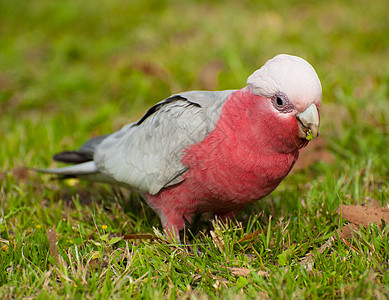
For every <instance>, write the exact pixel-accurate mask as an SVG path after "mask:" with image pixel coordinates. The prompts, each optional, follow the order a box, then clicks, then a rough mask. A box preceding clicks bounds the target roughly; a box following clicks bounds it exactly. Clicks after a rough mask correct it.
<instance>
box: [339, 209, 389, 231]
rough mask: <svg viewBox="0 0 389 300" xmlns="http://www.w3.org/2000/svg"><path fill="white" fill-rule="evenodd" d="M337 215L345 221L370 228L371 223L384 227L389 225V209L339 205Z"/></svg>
mask: <svg viewBox="0 0 389 300" xmlns="http://www.w3.org/2000/svg"><path fill="white" fill-rule="evenodd" d="M337 213H338V214H339V215H340V216H341V217H342V218H343V219H345V220H347V221H349V222H351V223H354V224H356V225H363V226H368V225H369V224H370V223H377V225H378V226H380V227H381V226H382V220H383V221H384V222H385V224H388V223H389V209H386V208H374V207H365V206H360V205H342V204H341V205H339V207H338V209H337Z"/></svg>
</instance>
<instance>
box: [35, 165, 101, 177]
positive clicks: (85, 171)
mask: <svg viewBox="0 0 389 300" xmlns="http://www.w3.org/2000/svg"><path fill="white" fill-rule="evenodd" d="M34 170H35V171H37V172H41V173H47V174H56V175H60V176H65V177H78V176H80V175H89V174H96V173H99V169H98V168H97V166H96V164H95V162H94V161H88V162H84V163H81V164H77V165H73V166H69V167H63V168H57V169H34Z"/></svg>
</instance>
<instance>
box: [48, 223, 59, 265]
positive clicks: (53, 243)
mask: <svg viewBox="0 0 389 300" xmlns="http://www.w3.org/2000/svg"><path fill="white" fill-rule="evenodd" d="M47 238H48V240H49V246H50V254H51V257H52V258H54V259H55V262H56V263H57V265H59V255H58V246H57V233H56V232H55V230H54V229H51V228H49V227H47Z"/></svg>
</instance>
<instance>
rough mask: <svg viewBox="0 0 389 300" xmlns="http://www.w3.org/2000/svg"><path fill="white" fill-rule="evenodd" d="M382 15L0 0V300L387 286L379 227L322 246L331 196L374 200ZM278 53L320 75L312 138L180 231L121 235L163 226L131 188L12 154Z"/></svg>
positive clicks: (329, 294)
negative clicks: (222, 208)
mask: <svg viewBox="0 0 389 300" xmlns="http://www.w3.org/2000/svg"><path fill="white" fill-rule="evenodd" d="M386 12H387V5H386V1H383V0H382V1H378V0H377V1H362V0H359V1H332V0H330V1H325V2H315V1H297V0H296V1H274V2H272V1H261V2H260V1H258V3H254V2H250V1H239V2H237V1H224V2H220V3H219V2H217V1H209V2H206V1H194V0H193V1H185V2H183V1H156V0H151V1H128V2H124V1H119V0H114V1H112V0H109V1H108V0H99V1H95V2H93V4H92V3H89V2H80V1H73V0H70V1H66V2H65V1H61V2H58V1H48V0H39V1H33V2H31V1H21V0H19V1H0V20H1V26H0V40H1V47H0V114H1V117H0V141H1V143H0V168H1V173H0V180H1V183H0V187H1V188H0V238H1V239H0V296H1V298H3V299H11V298H22V297H26V298H35V297H36V298H77V299H78V298H80V299H81V298H107V297H116V298H130V297H136V298H153V299H154V298H170V299H174V298H177V297H180V298H185V297H187V298H193V299H197V298H198V299H201V298H207V297H210V298H225V299H236V298H238V299H240V298H358V297H360V298H366V299H369V298H380V297H382V298H385V297H388V296H389V276H388V274H389V273H388V262H389V256H388V253H389V238H388V231H389V227H388V225H387V226H385V227H384V228H382V229H381V228H379V227H378V226H377V225H371V226H370V227H369V228H362V229H361V230H360V232H359V233H358V234H357V236H355V237H354V238H353V239H352V240H349V243H350V245H347V243H345V242H344V241H342V240H335V242H334V243H333V244H332V246H331V247H329V248H327V249H326V250H325V251H324V252H322V253H319V252H318V249H319V248H320V247H321V246H322V245H323V244H325V242H326V241H327V240H328V239H329V238H330V237H331V236H332V235H333V234H334V230H335V229H337V228H338V227H339V226H341V225H342V224H343V223H344V221H343V220H341V219H339V216H338V215H337V214H336V208H337V207H338V205H339V204H362V203H365V202H367V201H368V200H369V199H374V200H375V201H377V202H379V203H380V204H381V205H386V204H387V203H388V195H389V192H388V189H389V188H388V186H389V171H388V170H389V155H388V148H389V137H388V128H389V115H388V113H387V112H388V111H389V101H388V98H389V92H388V85H389V65H388V64H387V63H386V62H387V57H388V56H389V50H388V49H389V35H388V33H387V28H388V26H389V19H388V18H387V13H386ZM277 53H292V54H296V55H299V56H302V57H304V58H306V59H307V60H308V61H309V62H310V63H311V64H312V65H313V66H314V67H315V69H316V71H317V72H318V74H319V77H320V78H321V81H322V86H323V92H324V98H323V107H322V109H321V118H322V127H321V135H322V136H323V140H324V141H325V147H324V150H322V152H315V151H314V150H312V153H313V154H314V155H316V157H317V158H319V159H318V160H317V161H316V162H315V163H309V164H308V165H309V167H307V168H304V169H300V170H297V171H295V172H294V173H293V174H291V175H290V176H288V177H287V178H286V180H284V182H283V183H282V184H281V185H280V186H279V188H278V189H277V190H276V191H275V192H273V193H272V194H271V195H270V196H268V197H267V198H265V199H263V200H262V201H260V202H258V203H256V204H254V205H252V206H250V207H248V208H247V209H246V210H245V211H244V212H242V213H241V214H240V215H239V217H238V221H236V222H235V221H234V222H230V223H228V224H221V223H217V222H216V223H215V222H214V223H211V222H210V221H208V218H207V217H209V216H202V217H198V218H197V220H196V221H195V222H194V226H193V227H192V228H191V229H190V230H188V231H187V232H186V235H187V237H186V244H182V245H175V244H169V243H168V242H167V241H164V240H163V239H155V240H139V239H136V240H134V239H125V238H123V236H125V235H129V234H134V233H138V234H139V233H153V234H154V229H153V227H156V228H157V230H158V229H159V230H160V229H161V225H160V222H159V220H158V218H157V217H156V215H155V214H154V213H153V212H152V211H151V209H150V208H148V207H147V206H146V205H144V204H143V203H142V202H140V201H138V200H139V199H138V197H137V195H135V194H131V193H130V192H127V191H124V190H120V189H118V188H111V187H108V186H105V185H97V184H96V185H94V184H90V183H86V182H75V181H62V182H56V181H53V180H52V179H51V178H50V177H48V176H44V175H37V174H34V173H32V172H28V171H26V170H25V169H24V168H23V167H24V166H30V167H52V166H54V163H53V162H52V161H51V159H50V157H51V155H52V154H54V153H56V152H57V151H61V150H64V149H72V148H77V147H78V146H79V145H81V144H82V142H83V141H85V140H86V139H88V138H90V137H92V136H96V135H99V134H104V133H108V132H111V131H113V130H116V129H119V128H120V127H121V126H122V125H124V124H126V123H128V122H131V121H134V120H136V119H137V118H139V117H140V116H141V115H142V113H143V112H144V111H145V110H146V109H147V108H148V107H149V106H150V105H152V104H153V103H155V102H157V101H159V100H161V99H163V98H164V97H167V96H168V95H170V94H172V93H176V92H180V91H184V90H191V89H231V88H240V87H242V86H244V85H245V80H246V78H247V76H248V75H250V74H251V73H252V72H253V71H254V70H255V69H257V68H258V67H260V66H261V65H262V64H263V63H264V62H265V61H266V60H267V59H269V58H271V57H273V56H274V55H275V54H277ZM314 142H315V141H314ZM312 144H313V143H312ZM306 151H307V152H308V151H309V150H308V149H307V150H306ZM328 157H331V158H332V159H328ZM301 159H302V160H304V159H306V158H304V157H301ZM50 228H51V229H54V230H55V233H56V234H55V235H53V234H51V235H50V234H48V232H47V230H48V229H50ZM156 235H158V233H156ZM250 235H251V236H252V237H253V236H255V237H254V238H252V239H249V240H245V239H247V237H250ZM127 237H128V236H127ZM242 239H243V240H242ZM56 251H57V253H56ZM308 253H313V255H314V266H313V268H312V269H306V268H304V266H303V265H302V263H301V262H302V259H303V258H304V257H306V255H307V254H308Z"/></svg>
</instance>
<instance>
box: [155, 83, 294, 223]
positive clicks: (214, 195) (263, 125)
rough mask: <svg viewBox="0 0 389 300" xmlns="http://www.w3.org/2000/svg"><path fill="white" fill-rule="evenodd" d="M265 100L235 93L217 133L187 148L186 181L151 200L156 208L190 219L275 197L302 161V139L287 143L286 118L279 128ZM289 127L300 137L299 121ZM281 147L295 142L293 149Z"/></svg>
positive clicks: (184, 163) (291, 147)
mask: <svg viewBox="0 0 389 300" xmlns="http://www.w3.org/2000/svg"><path fill="white" fill-rule="evenodd" d="M265 100H268V99H264V98H258V96H253V95H252V94H250V93H249V91H248V90H246V89H243V90H240V91H237V92H235V93H234V94H232V96H231V97H230V99H229V100H227V102H226V103H225V105H224V106H223V109H222V113H221V115H220V117H219V120H218V122H217V124H216V127H215V129H214V130H213V131H212V132H211V133H210V134H209V135H208V136H207V137H206V138H205V139H204V140H203V141H201V142H200V143H198V144H195V145H191V146H190V147H188V148H187V149H186V151H185V153H184V155H183V158H182V163H183V165H184V166H186V167H187V168H188V171H187V173H186V174H185V175H184V178H183V179H184V180H183V182H181V183H180V184H178V185H176V186H173V187H169V188H167V189H164V190H162V191H161V192H160V193H159V194H157V195H156V196H153V197H149V202H153V201H155V203H154V205H153V203H150V204H151V205H152V206H154V207H155V206H156V205H157V206H159V207H160V209H162V210H164V211H165V214H168V213H166V211H168V212H169V211H170V210H171V211H175V213H179V214H182V215H183V216H185V217H186V218H187V219H188V220H189V219H190V215H192V214H194V213H201V212H207V211H212V212H216V213H224V212H229V211H232V210H237V209H240V208H242V207H244V206H246V205H247V204H249V203H251V202H254V201H256V200H259V199H261V198H262V197H264V196H266V195H268V194H269V193H271V192H272V191H273V190H274V189H275V188H276V187H277V186H278V185H279V183H280V182H281V181H282V179H283V178H284V177H285V176H286V175H287V174H288V173H289V171H290V170H291V168H292V167H293V165H294V163H295V162H296V160H297V158H298V149H299V141H300V140H299V139H298V138H295V136H293V137H290V140H287V139H288V138H289V137H288V135H285V132H284V131H285V126H286V125H285V120H284V121H283V122H284V123H282V124H278V122H279V120H278V118H277V115H276V114H275V113H274V111H272V110H270V107H269V106H267V102H263V103H259V102H258V101H265ZM288 122H289V121H288ZM273 123H274V124H273ZM295 123H296V124H295ZM286 124H287V123H286ZM287 125H288V124H287ZM289 125H290V126H291V127H292V128H289V129H288V130H292V132H294V131H295V132H296V136H297V132H298V131H297V122H296V120H294V122H291V124H289ZM294 127H296V128H294ZM277 130H279V132H277ZM284 135H285V138H284ZM277 143H281V144H280V145H281V146H282V147H285V146H284V145H285V144H287V145H289V144H290V145H291V146H290V151H286V150H285V149H281V148H280V147H278V146H277ZM277 149H278V150H279V151H278V150H277ZM157 202H158V203H157ZM169 207H170V208H169ZM155 208H156V210H157V211H158V207H155ZM167 217H168V218H169V216H167Z"/></svg>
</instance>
